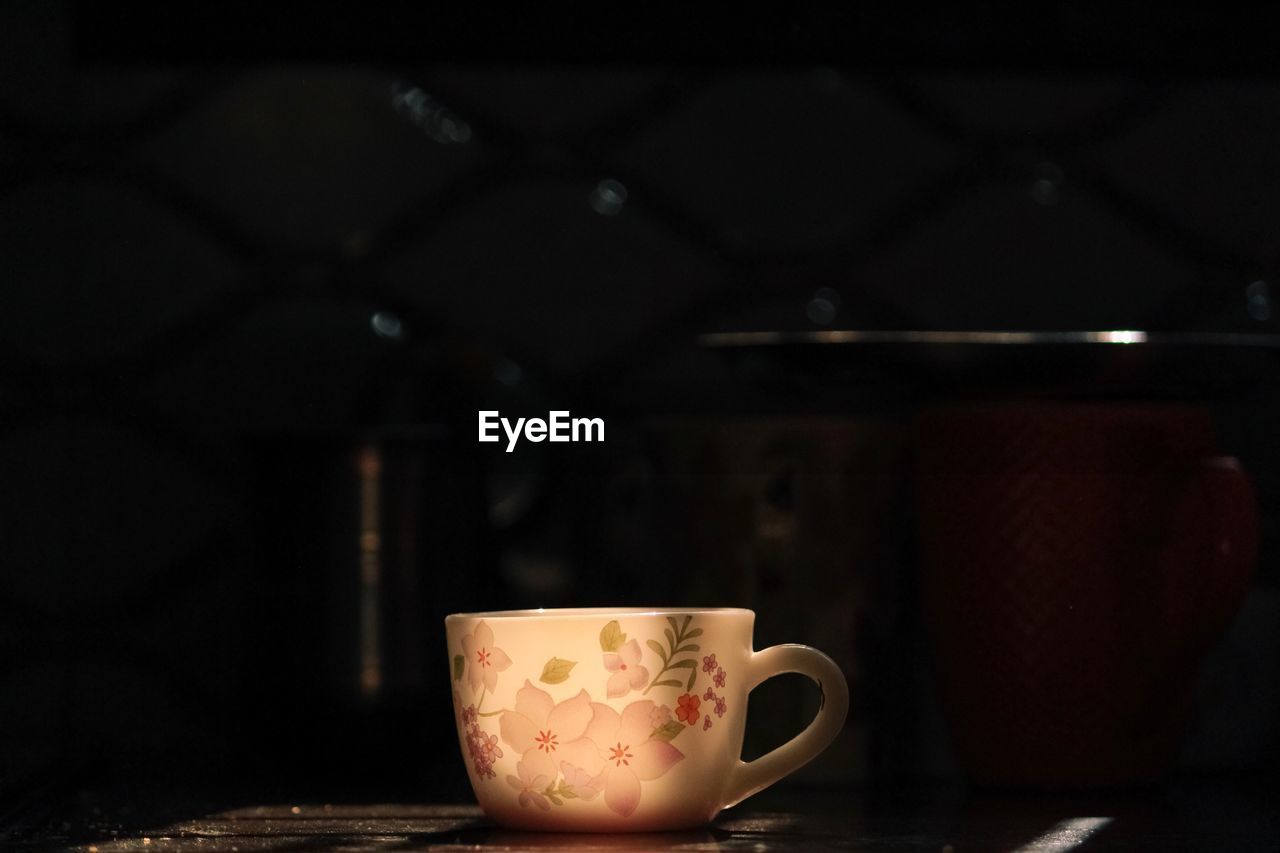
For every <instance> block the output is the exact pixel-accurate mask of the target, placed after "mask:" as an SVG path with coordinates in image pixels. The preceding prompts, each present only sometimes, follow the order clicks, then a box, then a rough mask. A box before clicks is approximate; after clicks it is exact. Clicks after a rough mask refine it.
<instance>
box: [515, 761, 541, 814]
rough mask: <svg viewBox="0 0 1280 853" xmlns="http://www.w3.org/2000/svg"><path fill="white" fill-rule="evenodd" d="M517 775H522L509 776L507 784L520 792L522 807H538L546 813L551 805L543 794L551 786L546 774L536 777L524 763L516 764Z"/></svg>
mask: <svg viewBox="0 0 1280 853" xmlns="http://www.w3.org/2000/svg"><path fill="white" fill-rule="evenodd" d="M516 773H518V774H520V775H519V776H507V784H508V785H510V786H511V787H513V788H515V789H516V790H517V791H519V792H520V805H522V806H525V807H526V808H527V807H528V806H531V805H532V806H537V807H538V808H540V809H542V810H543V811H544V812H545V811H547V810H548V809H550V808H551V803H549V802H547V798H546V797H545V796H543V794H542V792H543V790H544V789H546V787H547V786H548V785H550V784H551V779H550V778H549V777H548V776H547V775H546V774H536V775H535V773H534V772H533V771H532V770H530V769H529V766H528V765H527V764H525V763H524V762H523V761H520V762H517V763H516Z"/></svg>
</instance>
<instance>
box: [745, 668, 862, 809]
mask: <svg viewBox="0 0 1280 853" xmlns="http://www.w3.org/2000/svg"><path fill="white" fill-rule="evenodd" d="M787 672H798V673H800V674H801V675H807V676H808V677H809V678H811V679H813V681H814V682H815V683H817V685H818V689H819V690H820V691H821V692H822V702H821V704H820V705H819V706H818V715H817V716H816V717H814V718H813V722H811V723H810V724H809V725H808V727H807V728H805V730H804V731H802V732H800V734H798V735H796V736H795V737H793V738H792V739H791V740H789V741H787V742H786V743H784V744H783V745H782V746H780V747H778V748H777V749H774V750H773V751H772V752H769V753H768V754H766V755H762V756H760V757H759V758H757V759H756V760H755V761H741V760H739V761H738V762H737V764H735V765H734V767H733V769H732V770H731V771H730V772H729V784H728V785H726V786H725V794H724V805H722V806H721V808H726V809H727V808H729V807H730V806H734V805H737V804H738V803H740V802H742V801H743V800H745V799H746V798H747V797H750V796H751V795H752V794H755V793H758V792H760V791H762V790H764V789H765V788H767V787H769V786H770V785H772V784H773V783H774V782H777V781H778V780H779V779H781V778H782V777H783V776H786V775H787V774H789V773H792V772H794V771H796V770H798V769H799V768H801V767H803V766H804V765H805V764H808V763H809V762H810V761H812V760H813V759H814V758H816V757H817V756H818V753H820V752H822V750H824V749H826V748H827V746H828V745H830V743H831V741H833V740H835V738H836V735H838V734H839V733H840V729H841V727H843V726H844V718H845V716H846V715H847V714H848V713H849V685H848V684H846V683H845V680H844V673H842V672H840V667H838V666H836V663H835V661H833V660H832V659H831V658H829V657H827V656H826V655H824V654H823V653H822V652H820V651H818V650H817V649H813V648H810V647H809V646H800V645H796V644H794V643H788V644H786V645H781V646H771V647H769V648H767V649H764V650H763V651H759V652H755V653H754V654H752V655H751V660H750V661H749V662H748V663H747V692H750V691H752V690H754V689H755V688H756V687H758V686H759V685H760V684H761V683H763V682H765V681H767V680H769V679H770V678H773V677H774V676H775V675H782V674H783V673H787Z"/></svg>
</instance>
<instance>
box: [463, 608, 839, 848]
mask: <svg viewBox="0 0 1280 853" xmlns="http://www.w3.org/2000/svg"><path fill="white" fill-rule="evenodd" d="M754 624H755V614H754V613H753V612H751V611H750V610H741V609H736V608H638V607H637V608H583V609H569V610H513V611H505V612H494V613H456V614H454V615H452V616H449V617H448V618H447V619H445V633H446V635H447V638H448V643H449V658H450V666H451V669H450V675H451V677H452V683H453V703H454V711H455V716H456V718H457V721H458V737H459V741H460V743H461V745H462V752H463V759H464V761H465V763H466V766H467V773H468V775H469V776H470V778H471V786H472V788H473V789H474V790H475V794H476V799H477V800H479V802H480V805H481V807H482V808H483V809H484V811H485V813H486V814H487V815H489V817H491V818H492V819H493V820H495V821H497V822H498V823H499V824H502V825H503V826H506V827H511V828H515V829H535V830H545V831H552V832H574V831H577V832H630V831H655V830H669V829H683V828H689V827H694V826H700V825H702V824H705V823H707V822H708V821H710V820H711V819H712V818H714V817H715V816H716V814H717V813H718V812H719V811H720V810H721V809H724V808H727V807H729V806H732V805H735V804H736V803H738V802H740V801H742V800H744V799H746V798H747V797H749V796H751V795H752V794H754V793H756V792H757V791H760V790H762V789H763V788H766V787H768V786H769V785H772V784H773V783H774V782H776V781H778V780H779V779H781V778H782V777H783V776H786V775H787V774H788V773H791V772H792V771H794V770H796V769H797V768H799V767H800V766H802V765H804V764H805V763H806V762H808V761H810V760H811V759H813V758H814V757H815V756H817V755H818V753H820V752H822V750H823V749H825V748H826V747H827V745H828V744H830V743H831V741H832V739H834V738H835V736H836V735H837V734H838V733H839V731H840V728H841V726H842V725H843V724H844V719H845V714H846V713H847V712H848V708H849V688H848V686H847V685H846V684H845V680H844V676H843V675H842V674H841V672H840V668H839V667H838V666H836V664H835V663H834V662H833V661H832V660H831V659H830V658H828V657H827V656H826V655H824V654H823V653H822V652H819V651H817V650H816V649H812V648H809V647H808V646H799V645H782V646H773V647H771V648H768V649H764V650H763V651H759V652H757V651H754V650H753V649H752V647H751V635H752V628H753V627H754ZM786 672H798V673H801V674H802V675H807V676H808V677H809V678H811V679H813V680H814V681H815V682H817V684H818V687H819V689H820V690H821V691H822V703H821V706H820V707H819V709H818V715H817V717H816V718H815V719H814V720H813V722H812V723H810V724H809V727H808V728H806V729H805V730H804V731H802V732H801V733H800V734H798V735H796V737H794V738H792V739H791V740H790V741H788V742H787V743H785V744H783V745H782V746H780V747H778V748H777V749H775V750H773V751H772V752H770V753H769V754H767V755H765V756H762V757H761V758H758V759H756V760H755V761H750V762H744V761H742V760H741V755H742V735H743V731H744V728H745V726H746V721H747V694H748V693H749V692H750V691H751V690H752V688H754V687H755V686H756V685H757V684H760V683H761V682H762V681H764V680H766V679H768V678H772V677H773V676H775V675H780V674H782V673H786Z"/></svg>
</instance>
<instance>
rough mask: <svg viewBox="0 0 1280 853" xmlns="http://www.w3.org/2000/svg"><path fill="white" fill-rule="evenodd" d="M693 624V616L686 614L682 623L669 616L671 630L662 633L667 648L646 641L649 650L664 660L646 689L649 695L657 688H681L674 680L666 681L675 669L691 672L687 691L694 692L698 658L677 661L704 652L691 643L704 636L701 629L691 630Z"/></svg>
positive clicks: (666, 629)
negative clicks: (667, 676)
mask: <svg viewBox="0 0 1280 853" xmlns="http://www.w3.org/2000/svg"><path fill="white" fill-rule="evenodd" d="M691 622H693V614H685V617H684V619H683V620H682V621H677V620H676V617H674V616H668V617H667V624H668V625H670V626H671V627H670V628H663V629H662V633H663V635H664V636H665V637H666V638H667V648H665V649H664V648H663V647H662V645H661V644H660V643H659V642H658V641H657V640H646V641H645V642H646V643H647V644H648V646H649V648H651V649H653V650H654V652H656V653H657V655H658V657H659V658H661V659H662V669H661V671H659V672H658V674H657V675H655V676H654V677H653V681H652V682H650V684H649V686H648V687H646V688H645V689H644V692H645V693H648V692H649V691H650V690H652V689H653V688H655V687H679V686H680V682H679V681H677V680H676V679H673V678H666V679H664V678H663V676H664V675H666V674H667V673H668V672H670V671H671V670H673V669H687V670H689V678H688V680H687V682H686V686H685V689H686V690H693V685H694V684H695V683H696V682H697V680H698V669H697V667H698V663H697V658H686V659H684V660H676V658H677V657H679V656H680V655H683V654H694V653H696V652H700V651H702V647H701V646H699V645H698V644H697V643H690V642H688V641H689V640H692V639H695V638H697V637H700V636H702V629H701V628H694V629H693V630H689V625H690V623H691Z"/></svg>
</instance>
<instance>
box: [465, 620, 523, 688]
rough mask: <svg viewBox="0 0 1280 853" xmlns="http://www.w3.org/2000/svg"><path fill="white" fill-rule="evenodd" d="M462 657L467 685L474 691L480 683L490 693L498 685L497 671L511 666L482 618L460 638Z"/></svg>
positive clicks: (509, 660) (509, 659)
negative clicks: (495, 643) (471, 629)
mask: <svg viewBox="0 0 1280 853" xmlns="http://www.w3.org/2000/svg"><path fill="white" fill-rule="evenodd" d="M462 658H463V660H464V661H465V662H466V666H467V685H468V686H469V687H470V688H471V692H472V693H475V692H476V691H477V690H479V689H480V687H481V685H483V686H484V689H485V690H487V691H488V692H490V693H492V692H493V689H494V688H495V687H497V685H498V673H500V672H502V671H504V670H505V669H506V668H507V667H509V666H511V658H509V657H507V653H506V652H504V651H503V650H502V649H499V648H496V647H495V646H494V645H493V631H492V630H491V629H490V628H489V626H488V625H486V624H485V623H484V620H483V619H482V620H480V621H479V622H478V623H476V629H475V630H474V631H472V632H471V633H470V634H466V635H464V636H463V638H462Z"/></svg>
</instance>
